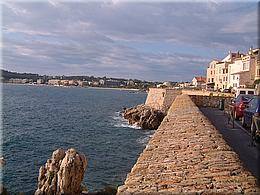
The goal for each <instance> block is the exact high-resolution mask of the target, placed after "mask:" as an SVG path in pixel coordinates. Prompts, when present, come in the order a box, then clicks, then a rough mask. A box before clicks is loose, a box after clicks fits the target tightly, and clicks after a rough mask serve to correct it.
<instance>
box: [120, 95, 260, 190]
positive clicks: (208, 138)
mask: <svg viewBox="0 0 260 195" xmlns="http://www.w3.org/2000/svg"><path fill="white" fill-rule="evenodd" d="M259 192H260V191H259V188H258V187H257V184H256V178H255V177H254V176H252V174H251V173H250V172H248V171H247V170H246V169H245V168H244V167H243V165H242V163H241V161H240V160H239V158H238V155H237V154H236V153H235V152H234V151H233V150H232V149H231V148H230V147H229V146H228V145H227V143H226V142H225V141H224V139H223V138H222V136H221V134H220V133H219V132H218V130H217V129H216V128H215V127H214V126H213V125H212V124H211V123H210V122H209V120H208V119H207V118H206V117H205V116H204V115H203V114H202V113H201V112H200V110H199V108H198V107H197V106H196V104H195V103H194V102H193V101H192V100H191V98H190V97H189V96H188V95H179V96H177V97H176V99H175V100H174V102H173V104H172V105H171V107H170V109H169V111H168V114H167V116H166V117H165V118H164V120H163V122H162V123H161V125H160V127H159V128H158V130H157V131H156V132H155V134H154V135H153V137H152V138H151V140H150V141H149V143H148V145H147V146H146V148H145V149H144V151H143V153H142V154H141V155H140V156H139V158H138V160H137V162H136V164H135V165H134V167H133V168H132V170H131V172H130V173H129V174H128V176H127V178H126V180H125V183H124V185H122V186H120V187H119V188H118V194H147V193H155V194H163V193H167V194H169V193H170V194H172V193H176V194H180V193H185V194H186V193H206V194H207V193H208V194H212V193H221V194H234V193H235V194H237V193H255V194H258V193H259Z"/></svg>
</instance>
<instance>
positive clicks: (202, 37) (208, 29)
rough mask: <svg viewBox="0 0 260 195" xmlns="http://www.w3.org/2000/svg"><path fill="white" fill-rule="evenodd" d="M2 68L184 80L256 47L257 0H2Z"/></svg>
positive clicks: (20, 70) (33, 71) (53, 73)
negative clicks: (192, 0)
mask: <svg viewBox="0 0 260 195" xmlns="http://www.w3.org/2000/svg"><path fill="white" fill-rule="evenodd" d="M2 13H3V14H2V44H1V47H2V55H3V67H4V69H7V70H11V71H18V72H32V73H39V74H48V75H94V76H107V77H120V78H122V77H124V78H137V79H142V80H144V79H145V80H151V81H188V80H191V79H192V78H193V77H194V76H198V75H205V73H206V68H207V64H208V63H209V62H210V60H212V59H222V58H224V57H225V55H226V54H227V52H228V51H229V50H231V51H238V50H239V51H241V52H246V51H247V50H248V49H249V47H250V46H253V47H256V46H257V1H249V2H247V3H245V2H242V1H216V0H214V1H201V2H197V3H190V2H181V1H167V2H165V1H161V2H160V1H157V2H153V3H148V2H145V1H144V2H142V3H140V2H139V3H138V2H134V1H120V0H117V1H115V0H114V1H103V2H101V1H96V2H95V1H92V2H86V1H85V2H83V1H78V2H74V3H73V2H68V1H53V0H52V1H40V2H39V1H38V2H36V1H27V2H26V1H24V2H23V1H5V2H2Z"/></svg>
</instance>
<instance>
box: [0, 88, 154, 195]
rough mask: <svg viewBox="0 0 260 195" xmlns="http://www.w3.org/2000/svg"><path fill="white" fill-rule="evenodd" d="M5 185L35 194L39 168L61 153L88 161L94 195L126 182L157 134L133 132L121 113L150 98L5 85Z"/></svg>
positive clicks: (88, 181)
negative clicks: (66, 151)
mask: <svg viewBox="0 0 260 195" xmlns="http://www.w3.org/2000/svg"><path fill="white" fill-rule="evenodd" d="M2 94H3V96H2V98H3V101H2V118H3V121H2V123H3V152H2V155H3V157H4V159H5V161H6V163H5V165H4V167H3V175H2V177H3V184H4V187H5V188H7V190H8V191H11V192H25V193H26V194H32V193H33V192H34V191H35V190H36V188H37V177H38V171H39V168H40V166H42V165H44V164H45V163H46V160H47V159H48V158H50V157H51V154H52V152H53V151H54V150H56V149H57V148H64V149H68V148H71V147H73V148H75V149H76V150H77V151H80V152H81V153H84V154H85V155H86V157H87V159H88V166H87V170H86V172H85V178H84V182H83V183H84V184H85V185H86V186H87V188H88V189H89V191H95V190H99V189H103V188H104V187H105V186H108V185H111V186H118V185H121V184H122V183H123V181H124V180H125V178H126V175H127V173H128V172H130V170H131V168H132V166H133V165H134V163H135V162H136V160H137V158H138V156H139V154H140V153H141V152H142V150H143V149H144V147H145V144H146V143H147V142H148V140H149V137H151V135H152V134H153V131H144V130H141V129H138V128H135V127H131V126H129V125H128V124H127V122H126V121H124V120H123V119H122V118H121V117H120V115H119V112H120V111H121V110H122V109H123V107H131V106H134V105H137V104H141V103H144V101H145V98H146V95H147V94H146V93H141V92H140V93H135V92H132V91H124V90H113V89H93V88H79V87H73V88H62V87H50V86H36V85H34V86H33V85H32V86H29V85H13V84H3V86H2Z"/></svg>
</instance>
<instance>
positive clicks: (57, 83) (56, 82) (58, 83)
mask: <svg viewBox="0 0 260 195" xmlns="http://www.w3.org/2000/svg"><path fill="white" fill-rule="evenodd" d="M48 85H61V80H59V79H50V80H48Z"/></svg>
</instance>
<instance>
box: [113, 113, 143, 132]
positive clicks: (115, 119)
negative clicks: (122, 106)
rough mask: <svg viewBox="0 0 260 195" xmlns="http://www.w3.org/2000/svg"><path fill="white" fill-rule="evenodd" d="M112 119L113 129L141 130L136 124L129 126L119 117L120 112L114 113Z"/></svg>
mask: <svg viewBox="0 0 260 195" xmlns="http://www.w3.org/2000/svg"><path fill="white" fill-rule="evenodd" d="M112 118H113V123H114V126H115V127H123V128H132V129H141V127H139V126H137V125H136V124H133V125H130V124H129V123H128V121H127V120H126V119H125V118H124V117H123V116H122V115H121V112H115V114H114V116H112Z"/></svg>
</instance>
